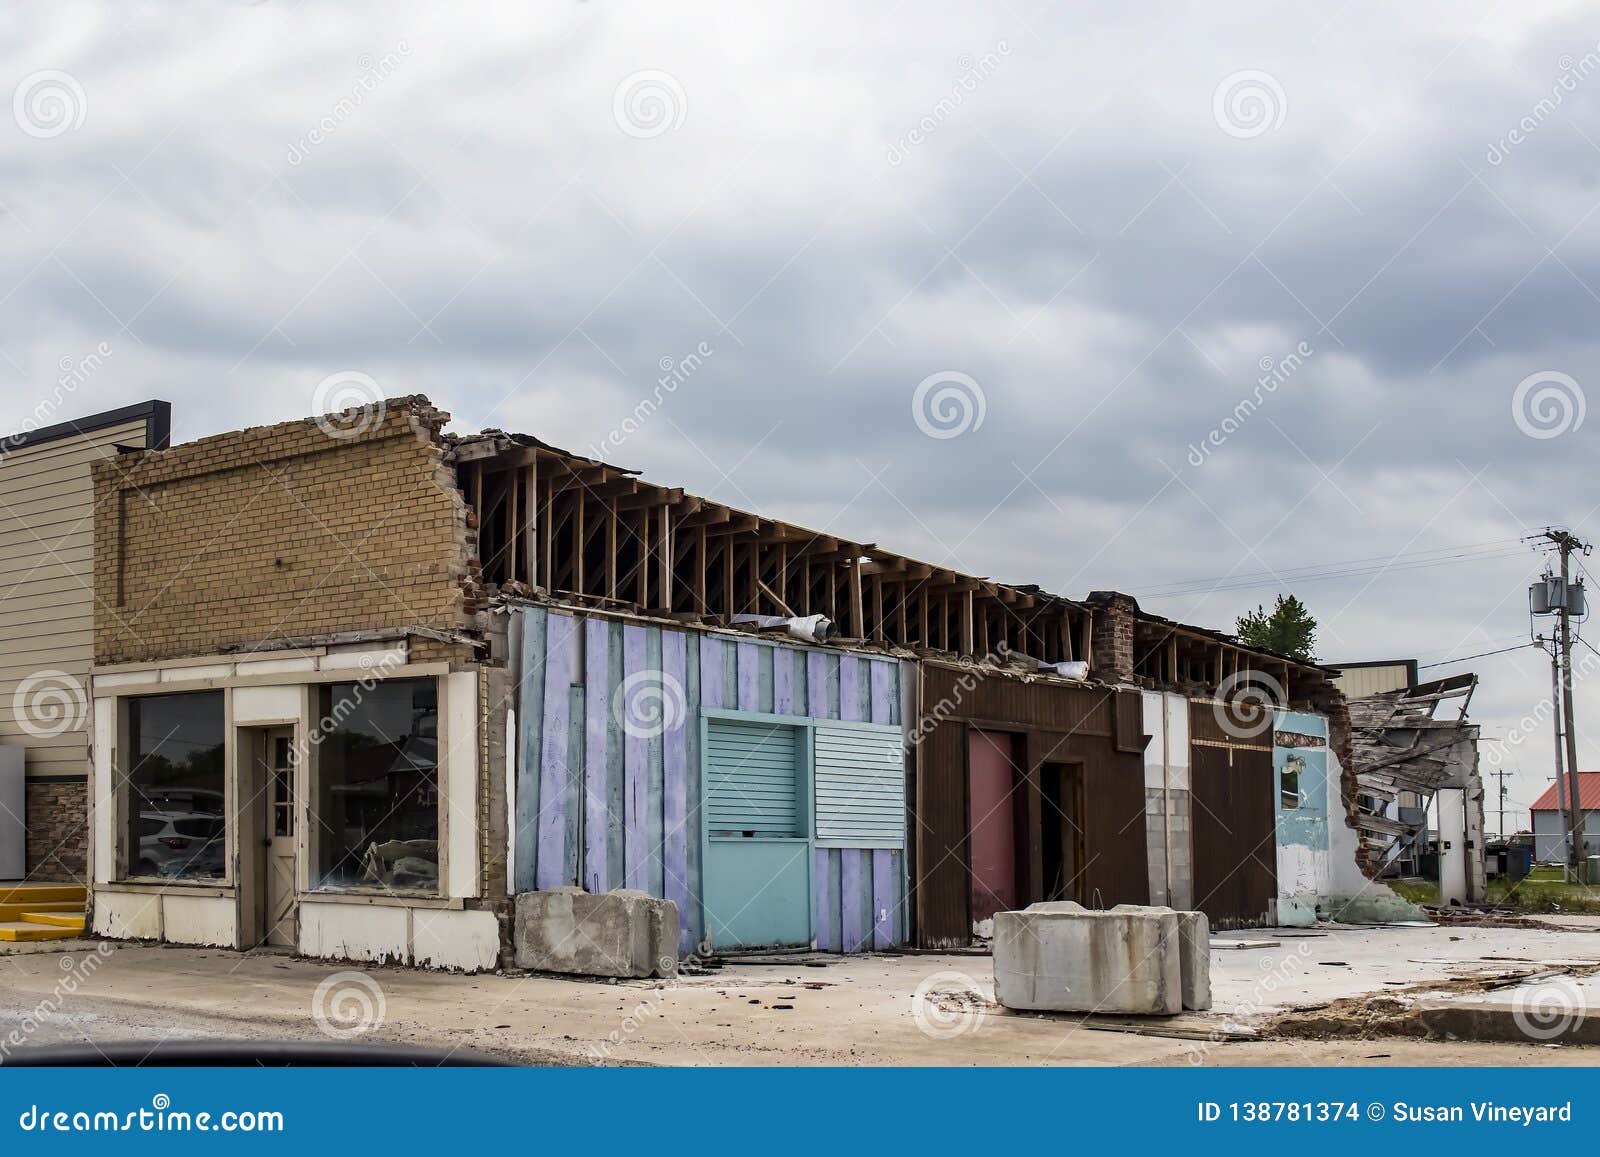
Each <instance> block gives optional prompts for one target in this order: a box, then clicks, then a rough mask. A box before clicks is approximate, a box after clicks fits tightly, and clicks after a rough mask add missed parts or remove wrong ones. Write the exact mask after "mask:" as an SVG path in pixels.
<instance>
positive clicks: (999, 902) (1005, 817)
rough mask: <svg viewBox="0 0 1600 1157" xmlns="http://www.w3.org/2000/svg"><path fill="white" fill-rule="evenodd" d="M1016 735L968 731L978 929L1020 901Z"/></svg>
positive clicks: (969, 811) (970, 854) (974, 908)
mask: <svg viewBox="0 0 1600 1157" xmlns="http://www.w3.org/2000/svg"><path fill="white" fill-rule="evenodd" d="M1013 746H1014V744H1013V740H1012V737H1011V736H1010V735H1007V734H1003V733H999V732H992V731H979V730H977V729H976V728H974V729H972V730H971V731H969V732H968V733H967V821H968V828H967V830H968V839H967V858H968V861H969V866H970V868H971V872H972V897H971V905H972V909H971V910H972V923H973V927H974V930H976V927H977V925H979V924H981V923H982V922H983V921H985V920H991V919H993V918H994V914H995V913H996V912H1005V911H1009V910H1011V909H1014V908H1015V907H1016V906H1017V790H1016V788H1017V772H1016V764H1015V763H1014V762H1013V760H1012V750H1013Z"/></svg>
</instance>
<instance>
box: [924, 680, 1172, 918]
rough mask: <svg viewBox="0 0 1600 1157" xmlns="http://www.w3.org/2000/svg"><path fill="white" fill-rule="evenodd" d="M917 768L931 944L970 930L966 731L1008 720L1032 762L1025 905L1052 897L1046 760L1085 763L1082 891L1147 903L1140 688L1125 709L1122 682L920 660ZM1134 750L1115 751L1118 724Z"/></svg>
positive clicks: (1027, 781) (1026, 802) (1024, 837)
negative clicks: (1026, 675) (1011, 673)
mask: <svg viewBox="0 0 1600 1157" xmlns="http://www.w3.org/2000/svg"><path fill="white" fill-rule="evenodd" d="M922 672H923V694H922V715H923V719H922V726H921V727H920V728H917V729H916V730H915V733H916V734H918V735H920V736H922V740H921V742H922V751H921V770H920V773H919V780H918V784H917V791H916V794H915V803H914V811H913V821H914V827H915V830H916V835H917V840H916V848H917V855H916V871H915V873H914V875H913V880H912V888H913V890H914V897H913V902H914V905H915V911H916V913H917V928H918V942H919V943H920V944H921V945H922V946H924V947H928V948H949V947H959V946H963V945H966V944H967V943H969V942H970V941H971V938H972V922H971V915H970V908H969V902H970V901H969V893H970V890H971V873H970V871H969V869H968V863H969V860H968V853H967V840H968V802H967V743H968V740H967V732H968V729H969V727H979V728H982V729H984V730H989V731H1009V732H1011V733H1012V734H1015V735H1019V736H1021V737H1022V739H1021V742H1020V743H1019V745H1018V750H1019V752H1020V755H1019V758H1020V759H1021V760H1022V762H1023V764H1024V766H1022V767H1020V768H1019V771H1020V772H1021V775H1020V777H1019V779H1020V782H1019V786H1018V790H1019V791H1020V792H1021V793H1022V794H1021V798H1020V799H1019V800H1018V801H1017V813H1018V816H1019V818H1020V826H1021V829H1022V830H1021V833H1020V834H1019V838H1018V852H1019V860H1021V863H1020V864H1019V871H1018V877H1017V887H1018V892H1019V896H1018V904H1019V905H1022V906H1026V905H1027V904H1030V903H1033V902H1034V901H1035V900H1038V899H1042V898H1043V897H1044V889H1045V887H1046V882H1045V880H1044V878H1043V843H1042V832H1043V828H1042V824H1043V823H1044V822H1045V817H1044V816H1043V814H1042V811H1043V806H1044V804H1043V795H1042V793H1041V791H1040V787H1039V783H1040V780H1039V769H1040V766H1041V765H1042V764H1044V763H1067V764H1077V765H1079V766H1081V767H1082V768H1083V785H1084V786H1083V797H1084V810H1083V818H1082V826H1083V829H1084V845H1083V850H1084V860H1085V863H1084V869H1083V880H1082V893H1083V895H1084V897H1085V899H1086V901H1087V902H1088V903H1089V904H1090V905H1091V906H1099V907H1112V906H1114V905H1116V904H1122V903H1130V904H1144V903H1148V902H1149V898H1150V893H1149V871H1148V868H1147V865H1146V849H1145V824H1144V764H1143V758H1144V757H1143V755H1142V749H1143V741H1144V736H1143V720H1142V716H1141V715H1140V714H1139V712H1140V708H1141V704H1140V697H1139V696H1138V695H1131V696H1129V697H1128V699H1127V701H1126V705H1124V706H1123V707H1122V712H1121V715H1120V716H1119V715H1118V713H1117V711H1116V710H1115V706H1116V705H1115V703H1114V700H1115V696H1116V692H1114V691H1111V690H1105V689H1091V688H1080V687H1068V686H1063V685H1062V684H1059V683H1045V682H1032V683H1025V682H1023V681H1021V680H1019V679H1014V678H1010V677H1007V676H1004V675H998V674H994V673H989V674H980V673H979V672H977V671H975V670H971V669H963V668H953V667H950V666H946V665H941V664H935V663H924V664H923V665H922ZM1119 729H1120V730H1121V732H1122V735H1123V738H1124V743H1125V745H1126V746H1128V747H1130V748H1132V750H1124V751H1119V750H1117V742H1116V733H1117V731H1118V730H1119Z"/></svg>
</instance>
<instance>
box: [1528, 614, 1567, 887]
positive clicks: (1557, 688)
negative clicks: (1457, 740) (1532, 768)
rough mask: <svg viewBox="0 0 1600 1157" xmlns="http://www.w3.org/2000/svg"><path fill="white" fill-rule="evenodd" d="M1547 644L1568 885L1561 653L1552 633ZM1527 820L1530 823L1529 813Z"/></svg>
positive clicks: (1541, 639)
mask: <svg viewBox="0 0 1600 1157" xmlns="http://www.w3.org/2000/svg"><path fill="white" fill-rule="evenodd" d="M1539 642H1540V644H1541V645H1542V644H1543V643H1544V642H1545V637H1544V636H1543V635H1540V636H1539ZM1549 642H1550V721H1551V723H1553V724H1554V725H1555V730H1556V742H1555V753H1556V805H1557V806H1558V807H1559V808H1560V809H1561V846H1562V847H1563V848H1565V849H1566V853H1567V854H1566V855H1564V856H1563V857H1562V858H1561V878H1562V879H1564V880H1565V881H1566V882H1567V883H1569V884H1570V883H1572V882H1573V881H1574V880H1575V879H1576V877H1575V876H1573V875H1572V815H1571V813H1570V812H1568V811H1567V778H1566V772H1565V771H1564V770H1563V768H1564V767H1565V764H1566V760H1565V758H1564V756H1563V755H1562V751H1563V750H1564V748H1563V734H1564V729H1563V727H1562V725H1561V651H1560V650H1559V649H1558V648H1557V647H1556V637H1555V635H1554V634H1553V633H1552V634H1551V636H1550V639H1549ZM1529 818H1530V822H1531V819H1532V816H1531V813H1530V817H1529Z"/></svg>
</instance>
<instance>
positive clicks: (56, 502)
mask: <svg viewBox="0 0 1600 1157" xmlns="http://www.w3.org/2000/svg"><path fill="white" fill-rule="evenodd" d="M144 443H145V423H144V421H143V420H142V419H140V420H136V421H132V422H128V423H125V424H122V425H118V426H109V427H106V428H105V429H100V430H93V431H90V432H89V433H87V434H80V435H74V436H70V437H66V438H60V439H55V440H52V441H50V442H46V443H43V444H40V445H37V446H24V447H22V448H20V449H17V450H13V451H11V452H9V453H7V454H6V455H5V456H4V458H3V459H0V743H7V744H20V745H22V746H23V747H25V748H26V749H27V769H28V774H29V776H32V777H37V776H49V775H82V774H85V773H86V772H87V771H88V755H89V748H88V718H87V713H85V714H84V716H83V718H82V719H81V721H80V725H79V726H77V727H74V728H72V729H70V730H68V731H66V732H63V733H62V734H61V735H55V736H45V735H30V734H29V733H28V732H27V731H26V730H25V729H24V727H23V726H22V723H21V722H20V721H19V719H18V718H17V710H16V708H17V703H16V694H17V689H18V687H19V685H20V684H22V683H23V682H24V681H25V680H27V679H28V678H29V677H30V676H32V675H35V674H37V673H39V672H46V671H60V672H64V673H65V675H66V677H67V678H68V679H70V680H71V681H72V682H73V684H75V685H76V687H77V688H78V689H79V691H80V692H81V694H82V695H83V696H84V698H83V699H82V700H81V702H82V703H84V704H85V705H86V704H87V694H88V683H89V678H88V676H89V665H90V663H91V661H92V660H93V656H94V593H93V592H94V573H93V543H94V482H93V477H92V474H91V471H90V464H91V463H93V462H96V461H98V460H100V459H103V458H107V457H111V456H113V455H115V454H116V450H115V446H117V445H118V444H121V445H124V446H143V445H144ZM70 693H71V692H69V694H70Z"/></svg>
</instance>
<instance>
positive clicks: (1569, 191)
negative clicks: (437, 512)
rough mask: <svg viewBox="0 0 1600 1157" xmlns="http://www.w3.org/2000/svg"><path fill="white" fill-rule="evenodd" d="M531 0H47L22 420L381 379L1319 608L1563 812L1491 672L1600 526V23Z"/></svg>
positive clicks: (1248, 601) (844, 497)
mask: <svg viewBox="0 0 1600 1157" xmlns="http://www.w3.org/2000/svg"><path fill="white" fill-rule="evenodd" d="M531 7H534V6H524V5H492V6H491V5H471V4H466V5H450V6H444V5H437V6H426V7H424V6H418V7H416V8H411V7H408V6H405V5H396V4H382V5H373V6H371V7H369V8H362V7H360V6H357V5H339V6H337V8H338V10H337V11H333V9H334V8H335V6H333V5H328V4H319V3H305V4H299V5H295V4H289V3H278V2H275V0H269V2H266V3H257V4H211V5H202V4H194V5H187V6H184V7H183V8H182V9H181V17H179V16H176V15H174V9H173V8H172V7H171V6H168V5H158V4H119V5H113V6H104V7H102V6H97V5H75V4H68V3H52V4H49V5H45V4H33V5H7V6H6V8H5V10H4V11H3V12H0V96H6V95H9V96H10V97H11V100H10V105H9V109H8V110H7V111H9V113H10V115H9V116H6V115H5V114H4V113H3V112H0V295H3V296H0V426H3V427H5V428H6V429H15V428H19V427H21V426H23V425H24V424H26V423H29V422H32V421H34V420H36V419H35V416H36V415H37V414H39V413H41V409H40V407H41V406H42V407H44V411H43V412H47V413H49V414H50V415H51V416H52V417H53V418H54V419H55V420H60V419H63V418H70V417H75V416H79V415H82V414H87V413H92V412H94V411H97V410H101V409H105V408H107V407H110V406H114V405H120V404H123V403H127V402H132V401H137V400H141V399H144V398H149V397H160V398H165V399H167V400H169V401H171V402H172V404H173V407H174V436H175V438H177V439H179V440H186V439H190V438H195V437H199V436H202V435H205V434H210V433H214V432H216V431H220V430H224V429H229V428H233V427H238V426H243V425H249V424H256V423H263V422H272V421H279V420H283V419H287V418H294V417H300V416H304V415H307V414H309V413H311V412H313V411H314V410H315V409H317V408H318V407H319V404H320V402H321V401H323V400H326V399H327V398H328V397H330V396H332V395H337V394H338V391H339V390H340V389H347V388H349V383H350V382H352V381H354V382H357V383H361V382H364V381H366V380H367V379H368V378H370V380H371V381H372V382H373V383H376V388H378V389H381V390H382V391H383V392H385V393H386V394H389V395H391V396H393V395H400V394H408V393H415V392H424V393H427V394H429V395H430V396H432V397H433V399H434V400H435V401H436V402H437V403H438V404H440V405H441V406H443V407H444V408H446V409H448V410H450V411H451V412H452V413H453V414H454V415H455V426H454V428H455V429H457V430H475V429H480V428H483V427H487V426H495V427H501V428H509V429H517V430H522V431H526V432H529V433H534V434H537V435H539V436H540V437H542V438H545V439H547V440H549V441H552V442H554V443H556V444H558V445H563V446H567V447H569V448H572V449H575V450H578V451H583V452H587V451H588V450H589V448H590V447H604V449H605V452H606V455H607V457H609V458H610V459H611V460H613V461H616V462H619V463H621V464H623V465H628V466H633V467H637V468H640V469H642V470H643V471H644V472H645V474H646V476H648V477H649V478H651V479H653V480H659V481H663V482H670V483H672V484H674V485H682V486H684V487H686V488H687V489H689V490H691V491H692V492H698V493H702V494H707V495H710V496H712V497H715V498H717V499H720V500H722V501H726V502H731V503H734V504H737V505H741V506H746V507H749V508H753V509H759V510H761V511H764V512H767V513H770V514H772V515H774V516H779V517H783V518H787V519H790V520H793V521H797V522H800V523H803V524H806V525H810V526H814V527H821V528H830V529H836V530H838V531H839V532H840V533H844V534H848V535H850V536H851V537H854V538H858V539H862V540H866V541H876V542H878V543H879V544H880V545H882V546H884V547H887V548H891V549H895V550H900V551H903V552H905V553H908V554H912V555H916V556H918V557H922V558H925V559H928V560H931V561H936V562H941V563H945V564H947V565H950V566H954V567H958V568H961V569H965V570H968V571H972V572H976V573H979V574H984V575H991V576H994V577H996V578H1000V579H1005V580H1009V581H1017V582H1038V583H1041V584H1042V585H1045V586H1048V587H1051V588H1053V589H1056V590H1058V591H1061V592H1062V593H1065V594H1068V595H1078V596H1081V595H1083V594H1084V593H1086V592H1087V591H1089V590H1091V589H1096V588H1107V587H1111V588H1117V589H1121V590H1125V591H1129V592H1131V593H1133V594H1135V595H1137V596H1139V597H1140V598H1141V600H1142V602H1143V603H1144V605H1146V606H1147V607H1150V608H1151V609H1153V610H1155V611H1157V612H1159V613H1161V614H1165V615H1169V616H1173V617H1177V618H1182V619H1186V620H1189V621H1193V622H1198V623H1202V624H1207V625H1212V626H1218V627H1225V628H1231V625H1232V623H1233V620H1234V618H1235V617H1236V616H1237V615H1238V614H1239V613H1240V612H1242V611H1244V610H1246V609H1248V608H1250V607H1252V606H1254V605H1255V604H1256V603H1257V602H1262V601H1267V602H1270V600H1271V599H1272V597H1273V596H1274V595H1275V594H1276V593H1277V592H1279V591H1293V592H1294V593H1296V594H1298V595H1299V596H1300V597H1301V598H1302V599H1304V600H1305V601H1306V602H1307V603H1308V604H1309V605H1310V606H1311V608H1312V610H1313V611H1314V613H1315V614H1316V615H1317V616H1318V617H1319V618H1320V619H1321V621H1322V631H1321V641H1320V656H1321V657H1322V658H1324V659H1326V660H1329V661H1340V660H1357V659H1366V658H1388V657H1391V656H1415V657H1417V658H1418V659H1419V660H1420V661H1421V662H1423V663H1426V664H1443V665H1439V666H1433V667H1430V669H1429V672H1428V673H1429V674H1434V675H1442V674H1449V673H1454V672H1456V671H1460V670H1466V669H1469V668H1470V669H1475V670H1477V671H1479V672H1480V674H1481V675H1482V678H1483V684H1482V686H1481V688H1480V691H1479V695H1478V698H1477V700H1476V702H1475V715H1476V716H1477V717H1478V718H1479V719H1480V720H1481V722H1482V723H1483V724H1484V726H1485V730H1486V732H1487V733H1488V734H1489V735H1492V736H1499V737H1504V736H1517V737H1518V738H1520V737H1521V736H1522V734H1523V733H1525V732H1531V734H1529V735H1528V737H1527V739H1526V741H1525V742H1520V743H1517V744H1514V745H1511V746H1509V747H1508V748H1507V749H1506V751H1505V756H1504V760H1503V765H1504V766H1506V767H1509V768H1513V769H1520V771H1521V774H1520V775H1519V776H1517V777H1515V778H1513V779H1511V780H1509V781H1508V787H1509V789H1510V796H1511V800H1512V802H1513V806H1514V807H1525V806H1526V804H1527V803H1528V802H1530V801H1531V799H1532V798H1533V797H1534V796H1536V795H1537V794H1538V793H1539V792H1540V791H1542V790H1543V788H1544V787H1545V786H1546V784H1547V782H1548V779H1549V776H1550V774H1551V773H1550V770H1549V767H1550V764H1551V743H1550V740H1549V737H1548V733H1547V728H1546V727H1544V726H1543V725H1538V724H1532V723H1529V722H1526V721H1524V718H1523V717H1524V716H1526V715H1529V714H1530V713H1532V712H1534V711H1535V710H1536V709H1537V705H1538V703H1539V701H1540V700H1541V699H1542V698H1543V697H1545V696H1547V694H1548V688H1549V668H1548V663H1547V660H1546V659H1545V658H1544V656H1543V655H1542V654H1541V653H1540V652H1539V651H1537V650H1532V649H1529V650H1524V651H1519V652H1514V653H1510V654H1504V655H1496V656H1493V657H1489V658H1484V659H1480V660H1475V661H1473V662H1471V663H1467V664H1462V663H1455V662H1452V660H1457V659H1460V658H1461V657H1463V656H1468V655H1472V654H1474V653H1477V652H1484V651H1493V650H1498V649H1500V648H1504V647H1509V646H1513V645H1515V644H1517V643H1519V642H1522V641H1525V640H1526V639H1527V636H1528V626H1529V624H1528V616H1527V613H1526V602H1525V593H1524V592H1525V586H1526V583H1527V582H1528V580H1529V579H1530V578H1531V577H1533V576H1534V575H1535V574H1537V573H1538V571H1539V569H1540V567H1541V566H1542V565H1543V558H1542V556H1541V555H1540V553H1539V552H1538V551H1536V550H1534V549H1533V548H1531V547H1529V546H1527V545H1525V544H1522V543H1520V542H1519V539H1520V538H1521V537H1522V536H1523V535H1525V534H1527V533H1528V532H1529V531H1532V530H1537V529H1539V528H1541V527H1543V526H1545V525H1547V524H1551V523H1560V524H1566V525H1569V526H1572V527H1574V528H1575V529H1577V530H1578V531H1579V532H1580V533H1584V534H1595V533H1597V532H1600V525H1597V523H1596V520H1595V518H1594V514H1595V509H1596V506H1597V504H1600V487H1596V486H1595V485H1593V484H1592V483H1591V482H1590V473H1589V471H1588V470H1586V469H1585V467H1586V466H1589V465H1590V464H1591V463H1592V462H1593V461H1594V459H1595V455H1594V441H1593V439H1594V437H1595V434H1596V432H1597V431H1600V417H1596V418H1594V419H1591V421H1590V423H1589V424H1585V423H1584V421H1583V418H1584V410H1585V403H1586V399H1585V390H1586V389H1589V388H1594V387H1595V386H1596V384H1597V383H1596V382H1595V381H1594V380H1592V379H1593V377H1594V366H1595V352H1596V341H1597V338H1596V335H1597V334H1600V325H1597V321H1600V266H1597V261H1596V258H1597V256H1600V214H1597V213H1596V210H1597V209H1600V181H1597V177H1600V116H1597V115H1596V114H1597V111H1600V45H1597V42H1600V10H1597V9H1596V7H1595V6H1593V5H1588V6H1585V5H1582V4H1578V3H1555V2H1539V0H1525V2H1523V3H1519V4H1515V5H1512V4H1503V3H1489V2H1486V0H1456V2H1452V3H1447V4H1440V3H1432V4H1430V3H1414V4H1406V5H1399V6H1397V5H1392V4H1376V3H1348V4H1334V5H1328V4H1311V3H1293V4H1283V3H1275V4H1267V3H1261V4H1229V5H1226V6H1224V5H1216V4H1208V5H1202V4H1182V5H1180V4H1169V5H1154V4H1151V5H1138V6H1127V5H1121V4H1110V3H1106V4H1074V5H1071V6H1067V5H1049V4H1035V3H1028V2H1025V0H1007V2H1002V3H1000V4H998V5H982V6H975V5H970V4H950V5H929V4H916V5H910V4H888V3H883V4H873V5H862V4H845V3H841V4H831V3H809V4H805V5H799V4H796V5H789V6H786V9H783V10H780V9H779V8H778V6H775V5H747V6H733V5H723V6H715V7H706V8H697V7H694V6H690V5H686V4H673V5H663V4H638V5H622V4H616V3H610V2H603V0H591V2H588V3H550V4H545V5H539V6H537V7H538V8H539V9H540V15H539V16H537V17H535V16H530V15H527V14H524V13H523V12H522V9H524V8H531ZM1130 7H1132V8H1136V11H1129V10H1128V9H1129V8H1130ZM447 9H448V10H447ZM975 9H977V10H975ZM101 351H103V354H102V352H101ZM691 355H694V357H695V359H697V360H698V362H699V364H698V366H697V367H696V368H694V369H693V371H692V372H691V373H689V374H688V375H687V376H686V377H685V380H684V381H683V382H682V383H681V384H677V383H674V386H673V388H671V389H670V390H662V389H661V388H660V387H659V385H658V379H660V378H661V376H662V367H663V366H664V365H677V364H680V363H683V362H684V361H685V359H689V358H690V356H691ZM86 362H95V363H98V364H95V365H94V366H93V368H92V370H91V371H90V372H88V373H82V372H79V367H82V366H84V365H85V364H86ZM64 370H66V371H68V377H67V380H68V382H69V385H68V386H66V387H63V386H62V384H61V379H62V377H63V372H64ZM357 375H365V377H360V376H357ZM330 376H332V377H333V378H334V381H335V385H334V386H329V385H325V384H324V383H326V382H327V381H328V379H329V378H330ZM77 378H84V379H85V380H83V381H81V382H79V381H78V380H76V379H77ZM653 397H659V398H660V399H661V405H660V406H659V409H657V410H656V411H655V412H654V413H653V414H651V415H650V416H649V417H648V418H647V419H646V420H644V421H643V422H642V423H637V424H636V423H631V422H629V423H627V425H626V426H625V425H624V423H625V420H626V419H628V418H629V416H630V415H632V414H633V413H634V412H635V408H636V407H637V406H638V405H639V403H640V402H641V400H643V399H646V398H653ZM635 425H637V426H638V428H637V429H635V428H634V426H635ZM1597 642H1600V639H1597ZM1579 710H1580V715H1581V716H1583V717H1586V718H1587V719H1588V720H1592V721H1593V723H1592V724H1591V725H1590V726H1589V727H1588V729H1587V730H1586V732H1585V733H1584V735H1583V738H1582V742H1581V744H1580V752H1581V758H1582V762H1583V764H1584V765H1585V766H1586V767H1595V766H1600V680H1595V681H1594V684H1593V686H1589V685H1585V686H1582V687H1580V691H1579ZM1541 718H1542V716H1541ZM1497 754H1498V752H1497ZM1492 790H1493V788H1492V785H1491V792H1492ZM1491 807H1492V804H1491ZM1519 819H1520V820H1521V821H1523V822H1525V815H1523V816H1521V817H1519ZM1490 822H1491V826H1493V824H1494V823H1495V821H1494V819H1492V818H1491V821H1490ZM1514 822H1515V821H1514Z"/></svg>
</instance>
